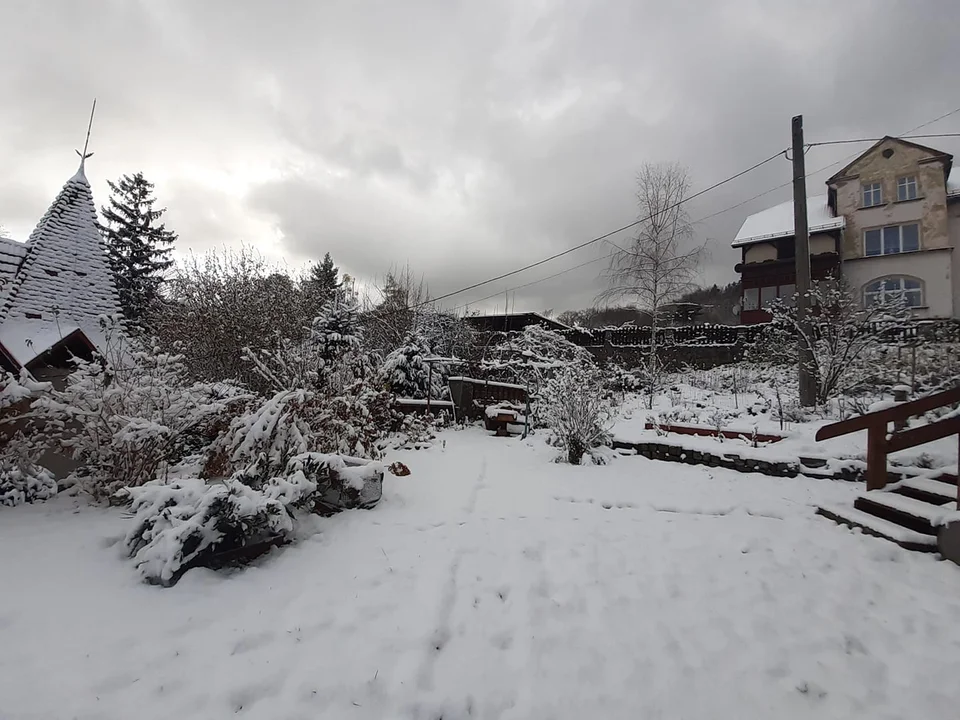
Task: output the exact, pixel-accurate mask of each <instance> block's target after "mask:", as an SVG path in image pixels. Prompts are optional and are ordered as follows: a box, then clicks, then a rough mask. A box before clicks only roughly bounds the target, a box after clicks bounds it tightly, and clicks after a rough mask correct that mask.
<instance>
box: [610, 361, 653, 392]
mask: <svg viewBox="0 0 960 720" xmlns="http://www.w3.org/2000/svg"><path fill="white" fill-rule="evenodd" d="M648 384H649V377H648V375H647V372H646V369H645V368H634V369H632V370H627V369H626V368H624V367H623V366H622V365H617V364H614V363H610V364H609V365H607V366H606V367H605V368H604V372H603V387H604V388H605V389H606V390H609V391H610V392H614V393H620V394H624V393H639V392H642V391H643V389H644V387H646V386H647V385H648Z"/></svg>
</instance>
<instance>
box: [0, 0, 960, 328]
mask: <svg viewBox="0 0 960 720" xmlns="http://www.w3.org/2000/svg"><path fill="white" fill-rule="evenodd" d="M82 5H83V7H80V6H79V5H78V4H76V3H74V2H67V1H65V0H60V1H59V2H45V3H18V4H15V5H13V7H12V8H8V9H5V10H4V11H3V13H4V15H5V16H8V17H9V19H10V20H11V24H12V25H13V26H16V27H17V28H18V32H17V33H14V34H12V35H11V37H9V38H8V42H7V47H6V50H7V52H8V53H9V55H10V57H16V58H18V60H20V62H17V63H7V64H5V66H4V67H3V69H0V97H3V98H4V107H5V112H4V114H3V115H2V116H0V132H2V133H3V136H4V138H5V143H4V145H5V147H4V149H3V150H0V152H2V153H3V154H4V157H3V160H4V163H3V167H4V169H5V172H6V173H7V176H8V177H9V178H17V179H18V182H19V183H20V184H19V185H18V186H17V187H13V186H11V184H10V183H4V184H3V185H2V186H0V224H4V225H8V226H10V225H14V224H23V223H24V222H25V218H26V217H27V216H28V215H31V214H32V213H36V212H37V210H36V209H35V208H34V205H35V204H36V201H35V200H30V201H29V202H27V201H21V200H19V199H18V197H19V195H22V194H23V193H24V192H28V194H29V195H30V196H31V197H32V196H33V194H34V191H33V189H32V188H34V187H38V186H39V187H48V186H51V185H52V186H54V187H57V186H58V185H59V183H62V181H63V180H64V179H66V177H68V176H69V174H71V173H72V171H73V163H74V159H73V156H72V149H73V148H74V147H76V146H77V145H78V144H79V143H80V141H81V140H82V132H83V123H84V120H85V113H86V108H87V107H88V103H89V100H90V98H92V97H93V96H94V95H96V96H97V97H99V98H100V100H99V102H100V109H99V113H98V115H99V117H98V120H97V125H96V127H95V129H94V149H95V150H96V151H97V155H96V157H95V158H94V160H93V161H91V165H90V168H89V172H90V174H91V176H92V179H94V180H95V182H96V183H99V185H98V186H97V187H95V191H96V192H97V193H98V201H101V202H102V201H103V200H105V198H104V197H103V196H102V192H103V188H104V187H105V186H104V184H103V179H105V178H112V177H115V176H116V175H118V174H119V173H121V172H124V171H128V170H135V169H142V170H143V171H144V172H145V173H147V174H148V176H154V177H156V178H158V180H157V191H158V194H159V195H160V199H161V202H162V203H164V204H166V205H167V206H168V207H169V208H170V216H169V217H170V224H171V225H175V226H176V229H177V230H178V231H179V233H180V236H181V245H182V246H183V248H194V249H199V250H202V249H204V248H208V247H213V246H219V245H221V244H225V243H235V244H238V243H239V242H241V241H246V242H250V243H254V244H256V243H260V244H262V245H263V246H264V247H269V248H270V250H271V251H282V252H283V253H284V254H286V255H287V256H288V258H289V260H290V263H291V264H292V265H297V264H299V263H301V262H303V261H305V260H307V259H310V258H314V257H318V256H320V255H322V253H323V252H326V251H330V252H331V253H332V254H333V255H334V257H335V258H336V259H337V261H338V262H339V263H340V264H341V265H342V266H343V267H344V268H345V269H347V270H349V271H350V272H351V273H353V274H355V275H357V276H359V277H361V278H371V277H374V276H376V275H379V274H382V273H383V272H384V271H385V270H386V269H388V268H389V267H390V266H391V265H396V264H403V263H406V262H409V263H410V265H411V267H412V268H413V269H414V270H415V271H416V272H418V273H423V275H424V276H425V277H426V279H427V280H428V281H429V282H430V285H431V288H432V289H433V291H434V292H435V293H442V292H447V291H449V290H452V289H455V288H457V287H461V286H463V285H466V284H469V283H471V282H475V281H477V280H480V279H483V278H484V277H489V276H492V275H495V274H499V273H500V272H503V271H505V270H509V269H511V268H514V267H517V266H519V265H523V264H526V263H528V262H532V261H535V260H537V259H539V258H541V257H543V256H546V255H549V254H552V253H554V252H557V251H560V250H562V249H565V248H568V247H571V246H573V245H575V244H577V243H579V242H582V241H583V240H585V239H588V238H590V237H593V236H596V235H599V234H601V233H603V232H606V231H607V230H610V229H612V228H615V227H618V226H620V225H623V224H625V223H626V222H629V221H630V220H631V219H632V218H633V217H634V214H635V211H634V208H633V205H632V197H633V187H632V183H633V176H634V172H635V170H636V168H637V167H638V165H639V164H640V163H642V162H644V161H648V160H649V161H673V160H676V161H679V162H681V163H683V164H684V165H686V166H687V167H689V169H690V171H691V175H692V178H693V181H694V190H698V189H701V188H703V187H705V186H707V185H709V184H710V183H712V182H715V181H717V180H719V179H722V178H723V177H725V176H727V175H729V174H731V173H733V172H736V171H738V170H740V169H742V168H744V167H746V166H747V165H750V164H752V163H753V162H756V161H758V160H760V159H763V158H764V157H766V156H767V155H769V154H772V153H773V152H775V151H776V150H778V149H782V148H784V147H786V145H787V144H788V142H789V121H790V117H791V115H794V114H796V113H800V112H802V113H803V114H804V116H805V122H806V128H807V134H808V139H810V140H820V139H835V138H840V137H856V136H871V135H879V134H884V133H897V132H902V131H904V130H907V129H909V128H911V127H913V126H915V125H918V124H920V123H922V122H924V121H926V120H929V119H932V118H933V117H935V116H936V115H939V114H941V113H943V112H945V111H947V110H950V109H952V108H951V107H950V106H951V105H953V104H954V103H956V98H957V97H958V93H957V90H958V88H960V80H958V79H957V76H956V73H955V72H954V71H953V70H954V67H955V63H954V62H953V58H952V57H951V54H952V53H953V52H954V51H953V47H954V41H953V37H952V35H953V31H954V29H955V28H956V27H957V26H958V22H960V4H957V3H955V2H953V1H952V0H930V1H929V2H924V3H899V2H892V1H890V2H887V1H886V0H884V1H883V2H876V0H848V2H843V3H837V2H835V1H832V0H831V1H828V0H808V1H807V2H803V3H785V2H783V3H781V2H776V3H774V2H769V3H758V2H754V1H752V0H731V2H725V3H702V2H696V3H694V2H677V3H662V2H630V1H628V0H600V1H598V2H593V3H589V4H586V3H584V4H580V5H578V4H574V3H565V4H560V5H551V4H541V3H515V2H510V1H509V0H500V1H499V2H489V3H471V2H466V1H465V0H464V1H463V2H449V1H447V0H421V1H418V2H410V3H376V4H372V3H365V2H345V1H344V2H324V3H316V2H308V1H307V0H301V1H294V0H289V1H288V2H284V3H280V4H276V3H262V2H254V1H253V0H231V1H229V2H228V1H227V0H207V1H205V2H202V3H201V2H188V1H187V0H180V1H179V2H166V3H156V2H146V0H144V1H139V0H138V1H136V2H134V1H129V0H122V1H121V0H99V1H97V0H91V2H88V3H83V4H82ZM41 28H42V32H41ZM957 128H960V116H954V117H952V118H951V119H950V120H946V121H943V122H942V123H939V124H937V125H935V126H932V127H931V128H930V130H931V131H941V132H942V131H947V130H955V129H957ZM7 140H9V142H6V141H7ZM931 144H934V145H935V146H937V147H940V148H942V149H944V150H947V151H958V150H960V144H958V143H956V142H954V141H951V140H937V141H931ZM855 150H856V147H853V148H851V147H848V146H842V147H840V148H814V149H812V150H811V151H810V153H809V154H808V157H807V162H808V167H809V168H810V169H816V168H818V167H821V166H824V165H827V164H829V163H831V162H834V161H837V160H840V159H841V158H843V157H845V156H846V155H849V154H850V152H853V151H855ZM38 157H42V158H43V162H42V163H38V161H37V158H38ZM55 158H62V164H63V170H62V178H60V177H57V178H54V180H53V181H51V179H50V178H49V177H48V175H49V174H50V173H51V172H54V170H53V168H54V167H55V166H56V165H55V163H54V162H53V160H54V159H55ZM40 173H42V177H41V176H40ZM828 174H829V170H828V171H824V172H822V173H820V174H818V175H816V176H815V177H814V178H811V181H810V191H811V192H815V191H816V190H817V189H818V183H822V181H823V179H825V177H826V176H827V175H828ZM95 176H98V177H95ZM789 177H790V172H789V166H788V164H787V163H786V161H784V160H777V161H775V162H773V163H770V164H768V165H766V166H764V167H763V168H761V169H760V170H758V171H756V172H755V173H752V174H750V175H749V176H746V177H744V178H742V179H740V180H737V181H735V182H733V183H730V184H729V185H726V186H724V187H722V188H720V189H718V190H716V191H715V192H712V193H710V194H708V195H706V196H704V197H703V198H700V199H697V200H695V201H693V202H692V203H691V204H690V213H691V216H692V217H693V218H694V219H699V218H703V217H706V216H709V215H712V214H714V213H717V212H718V211H720V210H723V209H724V208H726V207H729V206H731V205H734V204H737V203H740V202H741V201H743V200H744V199H746V198H749V197H751V196H753V195H756V194H758V193H760V192H763V191H765V190H767V189H769V188H772V187H775V186H776V185H779V184H781V183H783V182H786V181H787V180H789ZM18 187H20V188H24V187H28V188H31V189H30V190H29V191H23V190H18V189H17V188H18ZM787 198H789V189H788V188H787V189H782V190H779V191H777V192H774V193H770V194H768V195H766V196H765V197H763V198H760V199H758V200H756V201H753V202H752V203H749V204H747V205H745V206H743V207H740V208H737V209H735V210H732V211H730V212H727V213H724V214H721V215H718V216H716V217H713V218H709V219H707V220H705V221H704V222H702V223H700V224H698V226H697V227H698V236H699V238H700V240H701V241H704V240H706V241H708V243H709V247H710V249H711V251H712V252H711V259H710V261H709V262H708V263H705V265H704V267H703V272H702V280H703V281H704V282H725V281H728V280H730V279H733V272H732V267H733V264H734V262H735V258H736V255H735V253H733V252H732V251H731V250H730V249H729V239H730V238H731V237H732V235H733V234H734V233H735V232H736V229H737V227H738V226H739V224H740V222H742V219H743V218H744V217H745V215H746V214H748V213H749V212H754V211H757V210H759V209H762V208H763V207H765V206H767V205H770V204H774V203H777V202H782V201H783V200H786V199H787ZM46 202H48V200H47V201H45V202H44V203H42V204H41V207H40V208H39V212H42V210H43V206H45V204H46ZM28 206H29V207H28ZM37 217H38V216H37V215H34V216H32V222H35V221H36V219H37ZM274 233H276V234H277V235H278V236H279V237H280V245H279V246H278V245H277V244H276V241H275V238H274ZM605 251H606V248H604V247H602V246H594V247H591V248H588V249H585V250H583V251H578V252H577V253H573V254H571V255H569V256H567V257H565V258H564V259H562V260H558V261H556V262H554V263H549V264H547V265H544V266H542V267H540V268H537V269H535V270H531V271H529V272H528V273H523V274H521V275H519V276H516V277H514V278H510V279H508V280H505V281H503V282H500V283H495V284H492V285H490V286H485V287H482V288H478V289H477V290H475V291H472V292H470V293H467V294H465V295H464V296H462V300H463V301H466V300H470V299H478V298H481V297H483V296H485V295H489V294H491V293H494V292H495V291H499V290H502V289H504V288H507V287H511V286H515V285H522V284H525V283H527V282H530V281H531V280H536V279H537V278H541V277H546V276H548V275H551V274H554V273H556V272H559V271H561V270H563V269H565V268H568V267H571V266H573V265H576V264H578V263H582V262H585V261H588V260H591V259H593V258H596V257H598V256H600V255H602V254H603V253H604V252H605ZM601 267H602V263H600V262H595V263H593V264H591V265H587V266H585V267H583V268H580V269H578V270H575V271H572V272H570V273H567V274H565V275H562V276H560V277H558V278H555V279H553V280H549V281H546V282H543V283H541V284H537V285H533V286H531V287H528V288H522V289H520V290H518V291H517V292H516V299H515V302H516V305H517V307H518V308H519V307H525V306H526V307H532V308H543V307H555V308H558V309H562V308H566V307H574V306H578V305H584V304H589V303H590V302H591V301H592V299H593V297H594V296H595V294H596V293H597V291H598V290H599V289H600V286H599V283H598V280H597V272H598V270H599V269H600V268H601ZM460 299H461V298H460V297H458V298H457V301H459V300H460ZM494 302H499V303H500V304H501V305H502V304H503V301H502V300H498V301H494V300H491V301H489V304H492V303H494Z"/></svg>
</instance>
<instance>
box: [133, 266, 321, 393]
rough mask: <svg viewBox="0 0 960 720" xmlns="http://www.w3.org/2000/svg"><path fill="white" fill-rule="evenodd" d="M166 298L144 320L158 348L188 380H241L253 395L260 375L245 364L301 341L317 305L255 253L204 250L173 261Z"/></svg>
mask: <svg viewBox="0 0 960 720" xmlns="http://www.w3.org/2000/svg"><path fill="white" fill-rule="evenodd" d="M166 289H167V293H168V296H167V297H166V298H165V301H164V302H162V303H158V305H157V307H156V308H155V309H154V312H153V313H152V315H151V316H150V317H148V319H147V325H148V327H149V330H150V332H151V333H153V334H155V335H156V336H157V337H158V338H159V339H160V341H161V345H162V347H163V348H165V349H167V350H168V351H169V350H171V349H173V350H174V351H176V352H177V353H181V354H182V355H183V362H184V364H185V367H186V369H187V372H188V374H189V376H190V377H191V378H192V379H195V380H205V381H209V382H217V381H221V380H232V381H236V382H241V383H243V384H244V385H245V386H247V387H250V388H252V389H254V390H256V391H258V392H262V391H264V388H263V387H261V386H260V382H261V378H260V376H259V375H257V374H256V373H255V372H253V371H252V369H251V367H250V365H249V364H248V363H247V362H246V360H245V355H244V352H245V349H247V348H250V349H253V350H254V352H259V351H260V350H262V349H267V348H271V347H274V346H275V345H276V344H277V343H278V342H279V341H280V340H283V339H290V340H302V339H303V338H304V337H306V336H307V335H308V334H309V327H310V322H311V320H312V319H313V318H314V316H315V315H316V314H317V310H318V303H319V302H320V301H321V300H320V298H319V296H318V295H317V293H315V292H312V291H311V289H310V283H309V282H301V281H299V280H298V279H297V278H293V277H290V276H289V275H288V274H287V273H286V272H285V271H283V269H282V268H275V267H271V266H270V264H269V263H268V262H267V261H266V260H265V259H264V258H263V257H262V256H260V255H259V254H257V253H256V251H254V250H251V249H246V248H245V249H243V250H240V251H239V252H217V251H212V252H209V253H207V254H206V255H203V256H200V257H190V258H187V260H186V261H185V262H182V263H178V264H177V265H176V267H175V268H174V269H173V272H172V273H171V274H170V277H169V278H168V279H167V283H166Z"/></svg>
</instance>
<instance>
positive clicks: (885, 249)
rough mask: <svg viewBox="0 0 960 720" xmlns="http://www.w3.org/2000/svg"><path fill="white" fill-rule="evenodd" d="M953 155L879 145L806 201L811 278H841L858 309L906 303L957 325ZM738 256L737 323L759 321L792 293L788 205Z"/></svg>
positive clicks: (959, 212) (889, 140) (761, 221)
mask: <svg viewBox="0 0 960 720" xmlns="http://www.w3.org/2000/svg"><path fill="white" fill-rule="evenodd" d="M952 171H953V156H952V155H949V154H947V153H944V152H941V151H939V150H935V149H933V148H930V147H926V146H923V145H918V144H916V143H913V142H910V141H907V140H902V139H899V138H893V137H885V138H883V139H881V140H880V141H878V142H877V143H876V144H874V145H873V146H872V147H871V148H870V149H868V150H867V151H866V152H864V153H863V154H861V155H860V156H859V157H858V158H857V159H855V160H854V161H853V162H851V163H850V164H849V165H847V166H846V167H844V168H843V169H842V170H840V172H838V173H837V174H835V175H834V176H833V177H831V178H830V179H828V180H827V182H826V185H827V192H826V194H824V195H819V196H816V197H811V198H808V200H807V214H808V224H809V227H810V255H811V271H812V275H813V277H814V279H822V278H824V277H827V276H828V275H830V274H831V273H840V274H842V275H843V276H844V277H845V279H846V280H847V282H848V283H849V285H850V287H851V288H852V289H853V290H854V292H856V293H857V294H858V296H859V297H860V298H861V301H862V302H864V303H873V302H878V301H882V300H883V299H884V298H888V297H891V296H903V297H904V298H905V299H906V301H907V303H908V304H909V305H910V306H911V307H912V308H913V312H914V314H915V315H916V316H917V317H921V318H950V317H953V318H956V317H960V172H957V173H953V172H952ZM733 247H736V248H739V249H740V250H741V262H740V263H738V264H737V266H736V268H735V269H736V270H737V272H738V273H740V277H741V287H742V291H741V313H740V319H741V322H742V323H745V324H750V323H757V322H765V321H766V320H768V319H769V317H770V316H769V313H767V312H766V311H765V310H764V307H765V305H767V304H768V303H769V302H770V301H771V300H772V299H773V298H775V297H777V296H780V297H790V296H791V295H792V293H793V292H794V284H793V283H794V280H795V274H794V261H795V253H794V232H793V203H792V202H787V203H783V204H782V205H778V206H776V207H774V208H770V209H768V210H765V211H763V212H760V213H756V214H754V215H751V216H750V217H748V218H747V219H746V220H745V221H744V223H743V226H742V227H741V229H740V232H739V233H737V236H736V238H735V239H734V241H733Z"/></svg>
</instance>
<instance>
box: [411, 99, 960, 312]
mask: <svg viewBox="0 0 960 720" xmlns="http://www.w3.org/2000/svg"><path fill="white" fill-rule="evenodd" d="M958 112H960V107H958V108H955V109H953V110H951V111H949V112H947V113H944V114H943V115H940V116H938V117H936V118H934V119H933V120H928V121H927V122H925V123H922V124H920V125H917V126H916V127H914V128H911V129H910V130H907V132H906V133H904V134H903V135H901V136H899V137H900V138H901V139H904V140H910V139H925V138H944V137H960V133H941V134H927V135H910V133H914V132H916V131H917V130H922V129H923V128H925V127H928V126H929V125H933V124H934V123H936V122H939V121H940V120H943V119H945V118H948V117H950V116H951V115H955V114H956V113H958ZM881 139H882V138H872V139H870V138H863V139H856V140H833V141H827V142H816V143H807V144H805V148H806V149H807V150H809V149H810V148H811V147H819V146H826V145H845V144H852V143H864V142H878V141H879V140H881ZM786 152H787V151H786V150H782V151H780V152H777V153H775V154H774V155H771V156H770V157H768V158H767V159H766V160H763V161H761V162H759V163H757V164H756V165H753V166H751V167H749V168H747V169H746V170H742V171H741V172H739V173H737V174H736V175H731V176H730V177H728V178H726V179H725V180H722V181H720V182H718V183H715V184H714V185H711V186H710V187H708V188H705V189H704V190H701V191H700V192H698V193H695V194H694V195H691V196H690V197H688V198H684V199H683V200H681V201H680V202H678V203H675V204H674V205H671V206H670V207H669V208H666V209H665V210H664V212H667V211H669V210H672V209H674V208H676V207H679V206H680V205H682V204H683V203H686V202H689V201H690V200H693V199H694V198H697V197H700V196H701V195H704V194H705V193H708V192H710V191H711V190H714V189H716V188H718V187H720V186H721V185H725V184H726V183H728V182H730V181H732V180H736V179H737V178H739V177H742V176H743V175H746V174H747V173H749V172H752V171H753V170H756V169H757V168H759V167H762V166H763V165H766V164H767V163H768V162H771V161H773V160H775V159H776V158H778V157H780V156H781V155H783V156H786ZM857 154H859V153H857ZM857 154H854V155H848V156H847V157H845V158H841V159H840V160H837V161H835V162H832V163H830V164H829V165H824V166H823V167H821V168H818V169H817V170H812V171H810V172H809V173H807V174H806V175H805V178H809V177H811V176H813V175H816V174H818V173H821V172H823V171H824V170H827V169H829V168H831V167H833V166H835V165H839V164H840V163H842V162H844V161H845V160H848V159H852V158H854V157H856V155H857ZM792 184H793V181H792V180H789V181H787V182H785V183H782V184H781V185H777V186H776V187H773V188H770V189H769V190H765V191H763V192H762V193H759V194H758V195H754V196H753V197H750V198H747V199H746V200H743V201H741V202H739V203H736V204H735V205H731V206H729V207H727V208H724V209H723V210H718V211H717V212H715V213H711V214H710V215H706V216H704V217H702V218H700V219H699V220H694V221H693V224H698V223H701V222H704V221H705V220H709V219H711V218H714V217H717V216H718V215H722V214H724V213H727V212H730V211H731V210H735V209H737V208H739V207H743V206H744V205H747V204H748V203H751V202H753V201H754V200H758V199H759V198H762V197H764V196H765V195H769V194H770V193H772V192H776V191H777V190H780V189H782V188H785V187H788V186H790V185H792ZM649 219H650V218H649V217H646V218H641V219H639V220H636V221H634V222H632V223H630V224H628V225H624V226H623V227H620V228H617V229H616V230H612V231H610V232H608V233H605V234H603V235H600V236H599V237H596V238H593V239H591V240H588V241H586V242H583V243H580V244H579V245H576V246H574V247H572V248H569V249H567V250H564V251H563V252H559V253H556V254H554V255H551V256H549V257H547V258H544V259H542V260H539V261H537V262H535V263H530V264H529V265H525V266H523V267H521V268H518V269H516V270H512V271H510V272H507V273H503V274H502V275H498V276H496V277H493V278H490V279H489V280H484V281H482V282H479V283H474V284H473V285H468V286H466V287H463V288H460V289H459V290H454V291H453V292H449V293H446V294H444V295H440V296H439V297H437V298H431V299H430V300H427V301H424V302H422V303H420V304H418V305H416V306H414V308H413V309H416V308H418V307H423V306H425V305H429V304H433V303H436V302H438V301H439V300H445V299H447V298H450V297H453V296H455V295H460V294H462V293H464V292H467V291H468V290H474V289H476V288H478V287H482V286H483V285H488V284H490V283H492V282H496V281H498V280H503V279H505V278H508V277H511V276H513V275H517V274H519V273H521V272H525V271H526V270H530V269H533V268H535V267H538V266H540V265H543V264H545V263H548V262H550V261H552V260H556V259H557V258H560V257H563V256H564V255H569V254H570V253H572V252H575V251H577V250H580V249H582V248H584V247H587V246H589V245H593V244H594V243H597V242H600V241H602V240H607V241H608V243H609V244H611V245H613V246H614V247H615V248H617V249H618V250H620V251H622V252H626V251H625V250H624V249H623V248H622V247H620V246H619V245H617V244H616V243H614V242H613V241H611V240H609V238H611V237H612V236H614V235H617V234H618V233H621V232H623V231H624V230H629V229H630V228H632V227H636V226H637V225H639V224H641V223H643V222H646V221H647V220H649ZM612 255H613V253H610V254H608V255H603V256H600V257H596V258H593V259H592V260H588V261H586V262H582V263H579V264H577V265H574V266H572V267H569V268H567V269H566V270H561V271H560V272H557V273H554V274H552V275H548V276H546V277H543V278H540V279H539V280H533V281H531V282H528V283H524V284H522V285H516V286H514V287H510V288H506V289H504V290H500V291H498V292H495V293H492V294H490V295H487V296H486V297H483V298H480V299H479V300H472V301H470V302H467V303H464V304H462V305H458V306H456V307H454V308H453V309H452V310H451V312H456V311H458V310H462V309H464V308H467V307H469V306H470V305H475V304H479V303H482V302H485V301H487V300H491V299H493V298H495V297H498V296H500V295H502V294H505V293H510V292H514V291H516V290H521V289H523V288H527V287H531V286H533V285H538V284H539V283H542V282H546V281H547V280H552V279H554V278H556V277H560V276H561V275H565V274H567V273H569V272H572V271H574V270H578V269H579V268H582V267H586V266H587V265H592V264H593V263H595V262H599V261H600V260H605V259H608V258H610V257H611V256H612Z"/></svg>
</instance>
